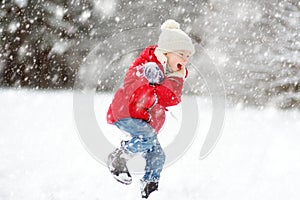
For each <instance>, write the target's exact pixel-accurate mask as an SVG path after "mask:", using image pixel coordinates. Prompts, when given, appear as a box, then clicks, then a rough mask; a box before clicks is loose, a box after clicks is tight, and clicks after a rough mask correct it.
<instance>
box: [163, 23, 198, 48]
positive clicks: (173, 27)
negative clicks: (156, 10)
mask: <svg viewBox="0 0 300 200" xmlns="http://www.w3.org/2000/svg"><path fill="white" fill-rule="evenodd" d="M157 45H158V48H159V49H160V50H161V51H164V52H171V51H178V50H188V51H190V52H191V53H192V54H194V53H195V48H194V45H193V43H192V39H191V38H190V37H189V36H188V35H187V34H186V33H185V32H184V31H182V30H181V29H180V24H179V23H178V22H176V21H175V20H173V19H168V20H167V21H165V22H164V23H163V24H162V26H161V34H160V36H159V39H158V44H157Z"/></svg>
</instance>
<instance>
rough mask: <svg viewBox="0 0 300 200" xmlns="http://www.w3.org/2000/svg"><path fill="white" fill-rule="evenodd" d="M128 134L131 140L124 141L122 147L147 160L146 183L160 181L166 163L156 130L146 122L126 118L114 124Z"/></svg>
mask: <svg viewBox="0 0 300 200" xmlns="http://www.w3.org/2000/svg"><path fill="white" fill-rule="evenodd" d="M114 124H115V125H116V126H117V127H118V128H119V129H121V130H124V131H126V132H128V133H129V134H130V135H131V137H132V138H131V139H130V140H128V141H122V146H123V148H124V149H125V151H127V152H128V153H130V154H135V153H142V156H143V157H144V158H145V160H146V166H145V175H144V177H143V179H144V180H145V181H154V182H156V181H158V180H159V178H160V173H161V171H162V169H163V165H164V163H165V158H166V157H165V153H164V151H163V149H162V147H161V146H160V143H159V141H158V139H157V134H156V132H155V130H154V129H153V128H152V126H150V124H149V123H147V122H146V121H144V120H141V119H134V118H124V119H121V120H118V121H116V122H115V123H114Z"/></svg>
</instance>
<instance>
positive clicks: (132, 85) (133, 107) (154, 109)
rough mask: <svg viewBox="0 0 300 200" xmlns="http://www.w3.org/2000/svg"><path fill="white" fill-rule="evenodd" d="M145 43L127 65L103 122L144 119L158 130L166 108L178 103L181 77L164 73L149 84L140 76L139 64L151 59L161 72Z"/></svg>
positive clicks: (151, 48) (140, 66)
mask: <svg viewBox="0 0 300 200" xmlns="http://www.w3.org/2000/svg"><path fill="white" fill-rule="evenodd" d="M156 47H157V46H156V45H155V46H149V47H147V48H146V49H144V50H143V51H142V53H141V54H140V56H139V57H138V58H137V59H136V60H135V61H134V62H133V63H132V64H131V65H130V67H129V69H128V71H127V73H126V76H125V79H124V85H123V87H122V88H120V89H118V90H117V92H116V94H115V96H114V98H113V100H112V103H111V104H110V107H109V110H108V112H107V122H108V123H109V124H113V123H114V122H115V121H118V120H120V119H123V118H129V117H131V118H137V119H142V120H145V121H148V122H149V123H150V125H151V126H152V127H153V128H154V129H155V130H156V132H157V133H158V131H159V130H160V129H161V127H162V126H163V124H164V122H165V111H166V110H167V109H166V107H168V106H174V105H177V104H178V103H180V102H181V94H182V86H183V79H182V78H179V77H172V76H169V77H167V76H164V80H163V81H162V82H161V83H160V84H155V85H150V84H149V82H148V80H147V79H146V78H145V77H144V76H143V64H145V63H147V62H155V63H157V64H158V66H159V68H160V69H161V70H162V72H164V68H163V66H162V64H161V63H160V62H159V61H158V60H157V58H156V56H155V54H154V50H155V48H156Z"/></svg>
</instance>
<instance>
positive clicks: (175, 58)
mask: <svg viewBox="0 0 300 200" xmlns="http://www.w3.org/2000/svg"><path fill="white" fill-rule="evenodd" d="M165 55H166V57H167V59H168V64H169V66H170V68H171V70H172V71H173V72H176V71H179V70H181V69H182V68H183V67H185V66H186V64H187V63H188V59H189V57H190V55H191V53H190V52H189V51H187V50H179V51H173V52H168V53H166V54H165Z"/></svg>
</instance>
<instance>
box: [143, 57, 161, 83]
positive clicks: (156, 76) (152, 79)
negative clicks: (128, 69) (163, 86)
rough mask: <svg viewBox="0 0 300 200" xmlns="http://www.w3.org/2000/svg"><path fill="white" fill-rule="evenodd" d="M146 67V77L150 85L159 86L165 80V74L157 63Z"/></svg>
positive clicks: (151, 63)
mask: <svg viewBox="0 0 300 200" xmlns="http://www.w3.org/2000/svg"><path fill="white" fill-rule="evenodd" d="M144 66H145V69H144V76H145V77H146V79H147V80H148V81H149V83H150V84H159V83H161V82H162V81H163V80H164V73H163V72H162V71H161V70H160V68H159V67H158V65H157V64H156V63H155V62H148V63H146V64H145V65H144Z"/></svg>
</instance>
